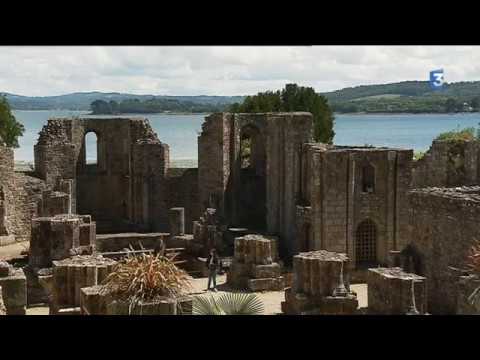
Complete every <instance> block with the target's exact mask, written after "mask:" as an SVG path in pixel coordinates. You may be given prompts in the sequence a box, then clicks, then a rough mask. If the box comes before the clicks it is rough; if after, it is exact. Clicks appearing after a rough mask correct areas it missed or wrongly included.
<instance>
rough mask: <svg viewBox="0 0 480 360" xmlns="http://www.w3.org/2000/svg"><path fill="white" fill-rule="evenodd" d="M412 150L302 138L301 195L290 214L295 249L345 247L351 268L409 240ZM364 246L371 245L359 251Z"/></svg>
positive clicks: (379, 260)
mask: <svg viewBox="0 0 480 360" xmlns="http://www.w3.org/2000/svg"><path fill="white" fill-rule="evenodd" d="M412 156H413V152H412V150H402V149H393V148H376V147H368V146H365V147H362V146H358V147H354V146H335V145H326V144H317V143H306V144H303V146H302V150H301V159H302V160H301V163H302V168H301V170H300V171H301V179H302V185H301V187H300V194H299V195H300V198H299V199H298V202H297V207H296V211H295V213H292V215H291V216H296V232H295V236H294V237H292V239H294V240H295V241H294V243H293V247H294V249H295V253H299V252H304V251H313V250H320V249H325V250H328V251H333V252H338V253H346V254H347V255H348V257H349V258H350V260H351V261H350V262H349V266H350V267H351V268H352V270H353V269H362V268H365V267H368V266H372V265H376V264H386V263H387V261H388V258H389V252H390V251H391V250H400V249H402V248H403V246H405V245H406V244H407V242H408V240H409V238H408V200H407V191H408V190H409V187H410V182H411V166H412ZM365 224H371V225H370V226H367V227H365V226H362V225H365ZM365 228H367V229H371V230H370V231H368V232H366V231H365V230H364V229H365ZM364 234H366V235H367V236H364ZM365 242H368V243H369V245H368V246H364V245H363V244H365ZM365 248H372V251H371V252H366V253H365V254H362V252H361V251H359V249H365ZM365 255H368V256H365Z"/></svg>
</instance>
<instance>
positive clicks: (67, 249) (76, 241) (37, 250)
mask: <svg viewBox="0 0 480 360" xmlns="http://www.w3.org/2000/svg"><path fill="white" fill-rule="evenodd" d="M81 226H83V230H82V232H83V239H82V242H83V244H85V245H91V246H94V245H95V244H94V243H92V241H93V240H95V223H93V222H91V221H90V217H88V216H78V215H55V216H53V217H41V218H35V219H33V220H32V239H31V241H30V256H29V265H30V266H31V267H32V268H46V267H51V266H52V261H53V260H61V259H65V258H67V257H69V256H71V255H72V254H75V249H77V248H79V247H80V246H81V244H80V237H81V236H80V227H81ZM87 241H88V242H89V243H88V244H87Z"/></svg>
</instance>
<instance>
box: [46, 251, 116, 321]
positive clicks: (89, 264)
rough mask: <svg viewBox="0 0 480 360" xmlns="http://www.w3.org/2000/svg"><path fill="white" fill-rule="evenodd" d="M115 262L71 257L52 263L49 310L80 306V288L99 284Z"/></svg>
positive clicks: (104, 259) (85, 257)
mask: <svg viewBox="0 0 480 360" xmlns="http://www.w3.org/2000/svg"><path fill="white" fill-rule="evenodd" d="M115 264H116V261H114V260H111V259H107V258H104V257H102V256H100V255H90V256H73V257H71V258H68V259H65V260H61V261H54V262H53V268H52V278H51V293H50V310H51V313H52V314H56V313H58V311H59V310H60V309H61V308H75V307H79V306H80V291H81V289H82V288H85V287H90V286H95V285H99V284H101V283H102V282H103V281H104V280H105V278H106V277H107V276H108V274H110V273H111V272H112V270H113V268H114V266H115Z"/></svg>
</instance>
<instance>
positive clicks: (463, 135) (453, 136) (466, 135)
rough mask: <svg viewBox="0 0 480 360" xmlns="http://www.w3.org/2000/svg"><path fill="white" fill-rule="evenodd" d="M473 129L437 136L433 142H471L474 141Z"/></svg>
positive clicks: (458, 130) (453, 131) (457, 130)
mask: <svg viewBox="0 0 480 360" xmlns="http://www.w3.org/2000/svg"><path fill="white" fill-rule="evenodd" d="M475 133H476V131H475V128H473V127H469V128H465V129H456V130H452V131H447V132H444V133H441V134H440V135H438V136H437V137H436V138H435V140H444V141H471V140H475V139H476V134H475Z"/></svg>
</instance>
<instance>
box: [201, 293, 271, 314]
mask: <svg viewBox="0 0 480 360" xmlns="http://www.w3.org/2000/svg"><path fill="white" fill-rule="evenodd" d="M263 311H264V307H263V303H262V301H261V300H260V299H259V298H258V296H257V295H255V294H248V293H225V294H222V295H220V296H219V297H217V298H215V297H213V296H197V297H196V298H195V299H194V302H193V313H194V314H195V315H260V314H262V313H263Z"/></svg>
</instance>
